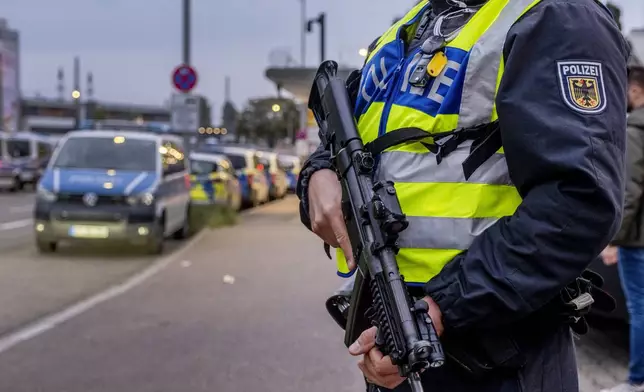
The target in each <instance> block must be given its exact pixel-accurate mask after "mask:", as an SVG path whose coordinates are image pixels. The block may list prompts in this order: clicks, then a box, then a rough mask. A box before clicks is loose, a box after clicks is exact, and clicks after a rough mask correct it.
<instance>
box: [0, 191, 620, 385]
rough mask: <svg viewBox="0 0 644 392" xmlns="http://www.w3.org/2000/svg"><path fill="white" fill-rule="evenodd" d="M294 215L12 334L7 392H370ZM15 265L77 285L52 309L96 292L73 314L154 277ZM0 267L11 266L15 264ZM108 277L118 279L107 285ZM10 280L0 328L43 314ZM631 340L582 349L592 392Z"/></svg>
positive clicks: (61, 260) (71, 258) (95, 266)
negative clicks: (20, 314)
mask: <svg viewBox="0 0 644 392" xmlns="http://www.w3.org/2000/svg"><path fill="white" fill-rule="evenodd" d="M295 207H296V204H295V202H294V200H292V199H290V200H287V201H284V202H278V203H275V204H272V205H268V206H265V207H261V208H259V209H257V210H255V211H252V212H251V213H250V214H249V215H247V216H245V217H243V218H242V221H241V223H240V224H239V225H238V226H236V227H232V228H227V229H220V230H216V231H213V232H209V233H204V234H203V235H201V236H199V237H197V238H195V239H194V240H193V243H191V244H189V246H187V247H186V248H185V249H183V250H179V251H177V252H175V253H173V254H170V255H168V256H166V257H165V258H163V259H161V260H159V261H157V262H156V263H154V264H153V267H152V268H154V267H158V273H156V274H155V275H152V276H150V277H149V279H147V280H145V281H143V282H142V283H140V284H138V285H136V286H134V287H133V288H132V289H131V290H129V291H125V292H123V293H122V294H120V295H118V296H116V297H114V298H111V299H108V300H106V301H104V302H99V301H98V300H97V301H94V302H92V301H91V299H90V301H89V302H87V303H86V305H87V306H84V307H81V308H77V309H76V310H77V311H75V312H70V313H68V314H63V315H61V317H60V318H59V319H58V320H57V321H58V322H62V323H61V324H58V325H55V323H53V322H52V321H51V319H50V320H49V321H48V322H45V323H40V324H36V325H35V326H32V327H31V328H28V329H27V331H28V332H29V334H31V335H33V338H31V339H29V340H26V341H23V342H20V343H18V344H16V345H15V346H13V347H11V348H9V349H8V350H6V351H4V352H2V350H3V349H2V347H3V343H6V337H7V336H10V337H11V336H16V335H13V334H11V335H5V339H3V337H2V333H1V332H0V391H2V392H5V391H6V392H41V391H42V392H76V391H78V392H81V391H82V392H103V391H105V392H113V391H119V392H129V391H132V392H148V391H149V392H165V391H168V392H176V391H185V392H199V391H204V392H205V391H208V392H212V391H217V392H227V391H231V392H232V391H235V392H238V391H239V392H247V391H248V392H250V391H260V390H261V391H268V392H272V391H275V392H288V391H294V392H295V391H297V392H301V391H307V392H317V391H320V392H322V391H325V392H326V391H334V392H344V391H347V392H348V391H362V390H363V384H362V381H361V378H360V376H359V373H358V372H357V368H356V366H355V361H354V360H353V359H351V358H350V357H349V356H348V355H346V351H345V348H344V347H343V345H342V343H341V339H342V334H341V331H340V330H339V328H338V327H337V326H336V325H335V324H334V323H333V322H332V321H331V320H330V318H329V317H328V316H327V314H326V312H325V310H324V306H323V301H324V299H325V298H326V296H327V295H328V294H329V293H330V292H332V291H333V290H334V289H335V288H336V287H337V286H338V284H339V280H338V278H336V277H335V275H334V273H333V265H332V263H331V262H330V261H328V260H326V257H325V256H324V254H323V251H322V247H321V245H320V243H319V241H317V240H316V239H315V238H313V236H312V235H310V234H309V233H307V232H306V231H305V230H302V228H301V225H300V224H299V219H298V217H297V215H296V208H295ZM13 254H16V255H22V257H24V259H22V260H23V262H22V263H23V264H20V263H18V264H16V265H14V269H15V270H18V267H17V266H20V265H24V263H27V264H28V263H39V264H38V265H37V266H36V264H34V266H33V268H31V270H32V272H33V273H35V272H34V271H39V272H37V273H38V274H39V275H40V276H41V278H40V279H42V276H44V275H46V274H55V271H56V270H57V269H63V270H65V271H66V272H65V273H62V274H60V275H57V276H59V277H58V278H57V279H61V278H60V276H65V277H66V279H67V280H65V281H60V282H62V283H59V287H58V289H57V290H56V289H55V288H53V287H52V288H50V289H49V290H48V291H47V293H48V295H50V296H54V295H55V293H59V292H66V291H68V288H67V287H66V286H69V285H72V286H73V285H74V284H78V283H74V282H78V281H83V282H85V281H92V277H94V279H96V280H94V281H93V282H94V283H93V284H94V286H92V285H91V284H89V283H87V284H86V286H84V288H83V290H78V291H76V294H75V295H74V296H71V295H69V296H67V297H66V298H67V302H69V300H70V299H71V298H72V297H77V298H79V299H80V298H81V297H83V295H82V294H81V293H83V292H84V293H85V294H86V295H85V296H87V295H89V294H91V293H92V292H97V291H98V290H99V288H100V287H106V286H107V285H108V281H109V282H112V284H114V283H116V282H122V281H124V280H125V279H126V277H127V276H129V275H132V274H133V273H135V271H138V270H141V269H142V268H144V267H145V266H147V265H150V263H151V260H148V259H141V260H140V261H139V262H138V263H139V264H137V262H133V261H131V260H134V259H133V258H132V259H127V258H121V257H114V258H112V259H110V258H103V259H96V258H91V257H90V256H89V255H88V254H84V253H83V252H82V251H77V252H76V253H74V252H72V251H69V252H68V253H67V254H63V255H58V256H56V257H55V258H52V259H51V260H46V261H45V260H42V258H41V256H39V255H36V254H35V253H33V251H31V250H29V249H27V248H25V249H19V250H17V251H16V252H15V253H13ZM0 259H1V260H2V261H0V266H2V265H3V264H5V263H6V261H5V257H4V255H3V257H2V258H0ZM123 260H126V261H123ZM121 263H123V264H121ZM132 263H133V264H132ZM51 265H55V266H54V267H51ZM114 265H118V266H119V267H118V268H116V267H114ZM121 265H130V267H128V268H122V267H120V266H121ZM162 267H165V268H163V269H161V268H162ZM43 268H44V269H45V271H46V272H42V269H43ZM110 268H115V269H114V270H111V269H110ZM23 270H24V268H23ZM117 270H118V272H115V271H117ZM78 271H82V272H78ZM105 271H112V272H111V275H110V273H108V272H105ZM23 273H24V272H23ZM105 274H106V275H110V278H109V279H103V280H101V279H99V278H97V277H96V276H99V275H105ZM5 275H6V273H5V271H3V270H0V322H3V321H4V319H5V317H7V316H6V313H5V314H3V313H2V312H3V310H4V309H5V307H7V306H9V307H11V309H13V310H12V311H10V312H8V313H9V314H16V313H15V312H17V311H18V310H19V308H20V307H21V306H22V305H23V304H33V303H36V302H37V301H34V299H33V298H31V299H25V298H27V297H29V295H27V296H24V295H22V296H21V295H17V294H16V293H20V292H22V290H24V291H27V292H29V291H30V290H33V287H32V286H39V285H40V284H29V281H25V283H22V284H21V283H17V282H12V279H10V278H7V277H5ZM15 280H16V281H18V280H24V278H19V279H15ZM139 281H140V280H136V282H139ZM132 282H135V281H132ZM2 290H5V291H2ZM46 295H47V294H45V292H43V293H41V294H40V295H39V296H35V297H39V298H40V299H41V300H42V299H43V298H44V297H45V296H46ZM7 296H9V297H10V298H11V296H13V299H10V300H6V299H5V298H6V297H7ZM92 298H97V297H92ZM3 301H4V302H3ZM63 302H64V301H60V304H62V303H63ZM14 303H15V306H14V305H12V304H14ZM28 306H33V305H28ZM49 308H50V311H51V310H52V309H53V308H55V307H52V306H51V304H50V305H49ZM79 309H80V310H79ZM81 310H84V311H82V312H81ZM75 313H78V314H75ZM27 314H30V315H31V318H33V316H34V314H35V313H34V310H33V309H32V310H29V311H25V312H24V315H25V316H26V315H27ZM70 315H72V316H74V317H67V316H70ZM14 317H15V316H14ZM8 324H14V325H16V323H15V322H10V323H8ZM14 330H15V329H14ZM622 333H623V332H620V331H612V332H611V335H605V334H603V333H599V332H596V331H594V332H592V333H591V334H589V335H587V336H585V337H583V338H582V339H581V340H580V341H578V342H577V345H578V353H579V359H578V361H579V367H580V378H581V380H580V384H581V392H598V391H599V390H600V389H601V388H603V387H607V386H612V385H613V384H615V383H617V382H620V381H621V380H622V379H623V378H624V377H625V366H626V358H627V355H626V352H625V349H624V348H623V339H616V338H615V337H617V336H620V334H622ZM611 336H612V337H611ZM5 347H6V345H5Z"/></svg>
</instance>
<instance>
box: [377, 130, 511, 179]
mask: <svg viewBox="0 0 644 392" xmlns="http://www.w3.org/2000/svg"><path fill="white" fill-rule="evenodd" d="M427 138H432V139H433V140H434V143H425V142H423V141H422V140H424V139H427ZM466 140H473V141H474V142H473V143H472V148H471V150H470V155H469V156H468V157H467V158H466V159H465V161H464V162H463V173H464V174H465V179H466V180H467V179H469V178H470V177H471V176H472V174H474V172H475V171H476V169H478V168H479V167H480V166H481V165H482V164H483V163H484V162H485V161H487V160H488V159H489V158H490V157H492V156H493V155H494V154H495V153H496V152H497V151H498V150H499V149H500V148H501V146H502V140H501V130H500V129H499V123H498V121H493V122H490V123H485V124H481V125H477V126H474V127H470V128H461V129H455V130H453V131H448V132H441V133H434V134H431V133H428V132H427V131H424V130H422V129H420V128H401V129H396V130H393V131H391V132H387V133H385V134H384V135H382V136H379V137H378V138H376V139H375V140H373V141H371V142H369V143H366V144H365V149H366V150H367V151H369V152H370V153H371V154H372V155H374V156H377V155H379V154H381V153H382V152H384V151H385V150H387V149H389V148H391V147H395V146H398V145H401V144H405V143H410V142H419V143H421V144H422V145H423V146H425V148H427V149H428V150H429V151H430V152H432V153H434V154H436V161H437V162H438V164H440V163H441V161H442V160H443V158H445V157H446V156H448V155H449V154H451V153H452V152H453V151H454V150H456V148H457V147H458V146H459V145H460V144H461V143H463V142H465V141H466Z"/></svg>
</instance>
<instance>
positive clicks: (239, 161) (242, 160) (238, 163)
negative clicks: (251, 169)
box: [226, 154, 246, 170]
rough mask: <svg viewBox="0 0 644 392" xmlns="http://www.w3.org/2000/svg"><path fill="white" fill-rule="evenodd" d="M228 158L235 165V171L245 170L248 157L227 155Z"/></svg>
mask: <svg viewBox="0 0 644 392" xmlns="http://www.w3.org/2000/svg"><path fill="white" fill-rule="evenodd" d="M226 157H227V158H228V160H230V163H232V164H233V168H234V169H235V170H240V169H245V168H246V156H245V155H233V154H226Z"/></svg>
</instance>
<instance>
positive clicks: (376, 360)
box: [365, 349, 398, 376]
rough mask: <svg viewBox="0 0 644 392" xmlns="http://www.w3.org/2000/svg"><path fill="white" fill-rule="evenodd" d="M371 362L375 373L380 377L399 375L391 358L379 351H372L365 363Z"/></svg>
mask: <svg viewBox="0 0 644 392" xmlns="http://www.w3.org/2000/svg"><path fill="white" fill-rule="evenodd" d="M367 361H368V362H371V364H372V366H373V369H374V371H375V372H376V373H377V374H378V375H380V376H389V375H392V374H396V375H397V374H398V367H397V366H396V365H394V364H393V362H392V361H391V357H389V356H384V355H383V354H382V352H380V350H378V349H372V350H371V351H369V353H368V354H367V358H366V359H365V362H367Z"/></svg>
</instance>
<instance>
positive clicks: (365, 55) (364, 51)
mask: <svg viewBox="0 0 644 392" xmlns="http://www.w3.org/2000/svg"><path fill="white" fill-rule="evenodd" d="M358 54H359V55H360V57H367V55H368V54H369V51H368V50H367V49H365V48H361V49H360V50H359V51H358Z"/></svg>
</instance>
